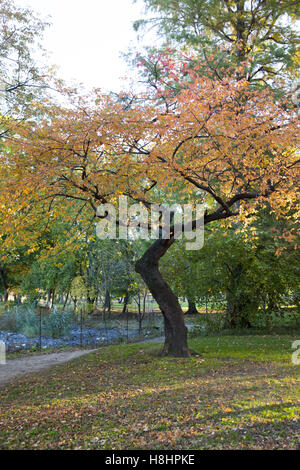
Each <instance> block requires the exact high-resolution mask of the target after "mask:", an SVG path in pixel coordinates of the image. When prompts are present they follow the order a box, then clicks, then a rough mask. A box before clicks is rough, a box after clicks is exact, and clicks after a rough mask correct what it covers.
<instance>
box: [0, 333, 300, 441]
mask: <svg viewBox="0 0 300 470" xmlns="http://www.w3.org/2000/svg"><path fill="white" fill-rule="evenodd" d="M295 339H299V338H296V337H294V338H293V337H287V336H282V337H279V336H265V337H262V336H258V337H255V336H240V337H239V336H235V337H234V336H229V337H228V336H225V337H220V338H217V337H208V338H199V339H193V340H191V342H190V343H191V347H192V348H193V350H194V351H195V352H196V353H197V354H199V356H198V357H197V356H194V357H193V358H192V359H173V358H161V357H157V351H158V345H155V344H147V345H146V344H135V345H127V346H111V347H108V348H104V349H103V350H101V351H99V352H97V353H93V354H91V355H89V356H86V357H84V358H81V359H79V360H76V361H74V362H72V363H69V364H65V365H61V366H58V367H56V368H54V369H51V370H50V371H47V372H44V373H42V374H41V373H40V374H39V375H37V374H36V375H32V376H30V377H27V378H23V379H20V380H19V381H18V382H15V383H14V384H11V385H9V386H7V387H3V388H0V400H1V411H0V448H1V449H7V448H9V449H13V448H27V449H30V448H33V449H41V448H42V449H45V448H46V449H70V448H77V449H103V448H104V449H171V448H175V449H232V448H233V449H247V448H255V449H275V448H288V449H295V448H297V446H298V445H299V442H300V380H299V376H300V374H299V372H300V366H296V365H293V364H292V363H291V354H292V349H291V344H292V342H293V341H294V340H295Z"/></svg>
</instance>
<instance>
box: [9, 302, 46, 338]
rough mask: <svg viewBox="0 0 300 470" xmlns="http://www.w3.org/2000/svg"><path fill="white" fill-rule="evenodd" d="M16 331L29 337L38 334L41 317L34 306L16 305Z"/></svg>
mask: <svg viewBox="0 0 300 470" xmlns="http://www.w3.org/2000/svg"><path fill="white" fill-rule="evenodd" d="M15 311H16V314H15V315H16V331H17V332H18V333H22V334H23V335H25V336H28V337H34V336H38V334H39V328H40V327H39V319H38V316H37V315H36V313H35V312H34V310H33V308H32V307H29V306H28V307H23V306H22V307H15Z"/></svg>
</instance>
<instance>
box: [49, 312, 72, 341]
mask: <svg viewBox="0 0 300 470" xmlns="http://www.w3.org/2000/svg"><path fill="white" fill-rule="evenodd" d="M72 323H73V315H72V313H71V312H58V311H57V309H56V308H55V307H54V308H53V310H52V312H51V313H50V314H49V315H48V316H47V318H45V319H44V320H43V325H42V331H43V336H51V337H52V338H61V337H62V336H68V335H69V334H70V331H71V329H72Z"/></svg>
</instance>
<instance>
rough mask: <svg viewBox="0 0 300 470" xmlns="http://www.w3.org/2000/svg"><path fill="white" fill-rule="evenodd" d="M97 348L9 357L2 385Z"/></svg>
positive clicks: (0, 376) (0, 370)
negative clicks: (18, 357) (16, 357)
mask: <svg viewBox="0 0 300 470" xmlns="http://www.w3.org/2000/svg"><path fill="white" fill-rule="evenodd" d="M163 340H164V338H163V337H159V338H151V339H146V340H144V341H141V343H156V342H157V343H159V342H163ZM93 351H97V349H85V350H79V351H65V352H59V353H53V354H42V355H39V356H27V357H22V358H20V359H8V360H7V361H6V364H5V365H0V386H1V385H5V384H6V383H8V382H11V381H12V380H13V379H15V378H16V377H22V376H23V375H26V374H30V373H32V372H38V371H40V370H43V369H48V368H49V367H52V366H56V365H58V364H63V363H64V362H69V361H72V359H76V358H77V357H80V356H84V355H85V354H89V353H90V352H93Z"/></svg>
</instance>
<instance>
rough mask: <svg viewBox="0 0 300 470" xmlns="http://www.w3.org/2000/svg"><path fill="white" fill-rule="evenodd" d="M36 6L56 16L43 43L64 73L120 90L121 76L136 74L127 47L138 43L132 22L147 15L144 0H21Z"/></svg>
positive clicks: (89, 83)
mask: <svg viewBox="0 0 300 470" xmlns="http://www.w3.org/2000/svg"><path fill="white" fill-rule="evenodd" d="M15 4H16V5H18V6H21V7H31V8H32V9H33V10H35V11H36V12H37V14H38V16H39V17H41V18H47V17H48V16H50V21H51V23H52V26H50V27H49V28H47V30H46V32H45V35H44V40H43V42H42V43H43V45H44V47H45V49H46V50H47V51H48V52H49V53H50V58H49V59H50V60H49V62H50V64H56V65H57V66H58V76H59V77H61V78H63V79H64V80H65V81H66V82H67V84H71V82H72V80H75V82H76V83H78V82H79V83H82V84H83V85H84V86H85V87H87V88H92V87H97V88H101V89H102V90H103V91H111V90H112V91H119V90H121V89H122V87H123V86H124V85H123V84H122V80H121V77H124V76H129V77H130V75H132V73H133V72H132V71H131V72H130V69H129V66H128V65H127V64H126V62H125V60H124V59H122V58H121V57H120V53H121V52H127V51H128V48H129V47H130V46H132V45H137V44H138V40H137V33H136V32H135V31H134V30H133V27H132V22H133V21H134V20H136V19H139V18H141V17H144V16H145V15H144V3H143V1H142V0H138V1H137V3H133V1H132V0H15Z"/></svg>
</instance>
